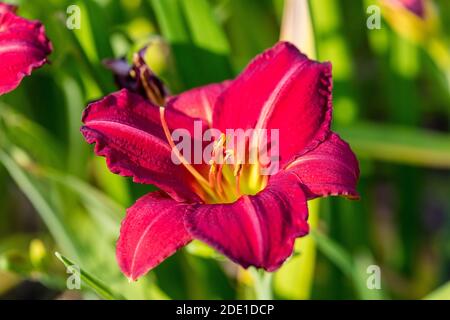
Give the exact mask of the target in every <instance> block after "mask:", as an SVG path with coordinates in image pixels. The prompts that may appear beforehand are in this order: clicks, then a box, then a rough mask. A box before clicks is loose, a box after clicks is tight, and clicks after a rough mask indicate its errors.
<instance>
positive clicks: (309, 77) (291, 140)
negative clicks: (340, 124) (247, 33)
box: [213, 42, 332, 165]
mask: <svg viewBox="0 0 450 320" xmlns="http://www.w3.org/2000/svg"><path fill="white" fill-rule="evenodd" d="M331 88H332V81H331V65H330V64H329V63H318V62H315V61H312V60H309V59H308V58H307V57H306V56H305V55H303V54H301V53H300V52H299V51H298V49H297V48H296V47H295V46H294V45H292V44H290V43H287V42H280V43H278V44H277V45H276V46H275V47H273V48H272V49H269V50H267V51H266V52H264V53H263V54H261V55H259V56H258V57H256V58H255V59H254V60H253V62H251V63H250V65H249V66H248V67H247V68H246V69H245V70H244V72H243V73H242V74H241V75H240V76H239V77H238V78H237V79H236V80H234V81H233V82H232V83H231V85H230V87H229V88H228V89H227V90H226V91H225V92H224V94H222V95H221V96H220V97H219V99H218V102H217V105H216V108H215V113H214V118H213V119H214V120H213V125H214V127H216V128H218V129H220V130H222V131H224V130H225V129H231V128H241V129H250V128H258V129H279V139H280V146H279V147H280V158H281V163H282V165H283V163H286V161H288V160H291V158H292V157H293V156H294V155H296V154H298V153H299V152H302V151H303V152H306V151H308V150H310V149H313V148H314V147H315V146H317V144H319V143H320V142H321V141H323V140H324V139H325V137H326V136H327V134H328V132H329V128H330V121H331V107H332V106H331ZM269 141H270V140H269Z"/></svg>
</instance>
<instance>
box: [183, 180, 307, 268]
mask: <svg viewBox="0 0 450 320" xmlns="http://www.w3.org/2000/svg"><path fill="white" fill-rule="evenodd" d="M190 210H191V211H192V212H190V213H188V214H187V215H186V226H187V229H188V230H189V232H190V233H191V235H192V236H193V237H194V238H197V239H199V240H202V241H204V242H206V243H207V244H209V245H211V246H212V247H214V248H216V249H217V250H219V251H220V252H222V253H223V254H225V255H226V256H228V257H229V258H230V259H231V260H233V261H235V262H236V263H238V264H240V265H241V266H243V267H244V268H247V267H249V266H255V267H259V268H264V269H265V270H268V271H274V270H276V269H277V268H279V267H280V266H281V264H282V263H283V262H284V261H285V260H286V259H287V258H288V257H289V256H290V255H291V254H292V250H293V245H294V240H295V238H297V237H300V236H303V235H305V234H307V233H308V231H309V228H308V224H307V218H308V208H307V205H306V198H305V195H304V193H303V191H302V188H301V184H300V182H299V180H298V177H297V176H296V175H295V174H292V173H288V174H286V173H279V174H277V175H275V176H273V177H272V179H271V180H270V182H269V185H268V186H267V188H266V189H264V190H263V191H261V192H260V193H259V194H257V195H256V196H243V197H241V198H240V199H239V200H237V201H236V202H235V203H232V204H213V205H199V206H193V207H192V208H191V209H190Z"/></svg>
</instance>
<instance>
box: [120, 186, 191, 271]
mask: <svg viewBox="0 0 450 320" xmlns="http://www.w3.org/2000/svg"><path fill="white" fill-rule="evenodd" d="M186 207H187V205H186V204H182V203H179V202H176V201H175V200H172V199H171V198H169V197H168V196H166V195H164V194H163V193H160V192H152V193H149V194H147V195H146V196H144V197H142V198H141V199H139V200H138V201H137V202H136V203H135V204H134V205H133V206H132V207H131V208H129V209H128V210H127V215H126V217H125V220H124V221H123V222H122V227H121V229H120V237H119V241H118V242H117V248H116V256H117V261H118V263H119V266H120V269H121V270H122V272H123V273H124V274H125V275H126V276H127V277H129V278H130V279H131V280H136V279H137V278H139V277H141V276H142V275H144V274H145V273H147V272H148V271H149V270H150V269H152V268H154V267H155V266H157V265H158V264H159V263H161V262H162V261H163V260H164V259H166V258H167V257H169V256H171V255H172V254H173V253H175V251H177V250H178V249H179V248H180V247H182V246H184V245H186V244H187V243H188V242H189V241H191V240H192V238H191V236H190V235H189V233H188V232H187V230H186V228H185V226H184V215H185V212H186Z"/></svg>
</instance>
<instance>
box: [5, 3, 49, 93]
mask: <svg viewBox="0 0 450 320" xmlns="http://www.w3.org/2000/svg"><path fill="white" fill-rule="evenodd" d="M14 11H15V7H14V6H12V5H8V4H4V3H2V4H0V95H2V94H5V93H7V92H10V91H12V90H14V89H15V88H17V86H18V85H19V84H20V82H21V81H22V79H23V78H24V77H25V76H28V75H30V74H31V72H32V70H33V69H36V68H38V67H41V66H42V65H43V64H44V63H46V62H47V56H48V55H49V54H50V53H51V52H52V44H51V43H50V41H49V40H48V38H47V37H46V35H45V30H44V27H43V26H42V24H41V23H40V22H37V21H29V20H26V19H24V18H21V17H19V16H17V15H15V14H14Z"/></svg>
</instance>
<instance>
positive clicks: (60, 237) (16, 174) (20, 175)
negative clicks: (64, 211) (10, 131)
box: [0, 149, 78, 256]
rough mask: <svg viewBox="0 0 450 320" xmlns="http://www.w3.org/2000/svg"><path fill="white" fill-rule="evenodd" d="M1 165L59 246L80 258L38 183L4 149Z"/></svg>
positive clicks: (0, 156) (19, 154)
mask: <svg viewBox="0 0 450 320" xmlns="http://www.w3.org/2000/svg"><path fill="white" fill-rule="evenodd" d="M16 153H17V158H19V157H21V156H22V153H20V152H19V151H18V150H17V151H16ZM25 161H26V160H25ZM0 163H2V164H3V166H4V167H5V168H6V170H7V171H8V173H9V174H10V176H11V177H12V178H13V180H14V181H15V182H16V184H17V185H18V187H19V188H20V189H21V190H22V191H23V193H24V194H25V195H26V196H27V197H28V199H29V200H30V201H31V203H32V204H33V206H34V207H35V209H36V210H37V211H38V213H39V214H40V216H41V218H42V220H43V221H44V222H45V224H46V225H47V227H48V229H49V230H50V233H51V234H52V236H53V237H54V239H55V240H56V242H57V243H58V245H59V246H60V247H61V248H63V249H64V250H66V251H67V252H70V253H71V254H72V255H74V256H78V250H77V246H76V245H75V243H74V242H73V241H72V237H71V236H70V233H69V231H68V230H67V229H66V227H65V226H64V224H63V222H62V221H61V218H60V216H59V215H58V214H57V213H56V212H55V211H54V209H53V208H52V207H51V205H50V204H49V202H48V201H47V199H46V198H45V197H44V196H43V194H42V192H41V190H40V188H39V187H38V185H37V183H36V182H34V181H33V180H32V178H31V177H29V176H28V175H27V173H26V172H25V171H24V169H23V168H22V167H21V166H20V165H19V164H18V163H17V162H16V161H15V160H14V159H13V158H12V157H11V156H10V155H8V154H7V153H6V152H5V150H3V149H0Z"/></svg>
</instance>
